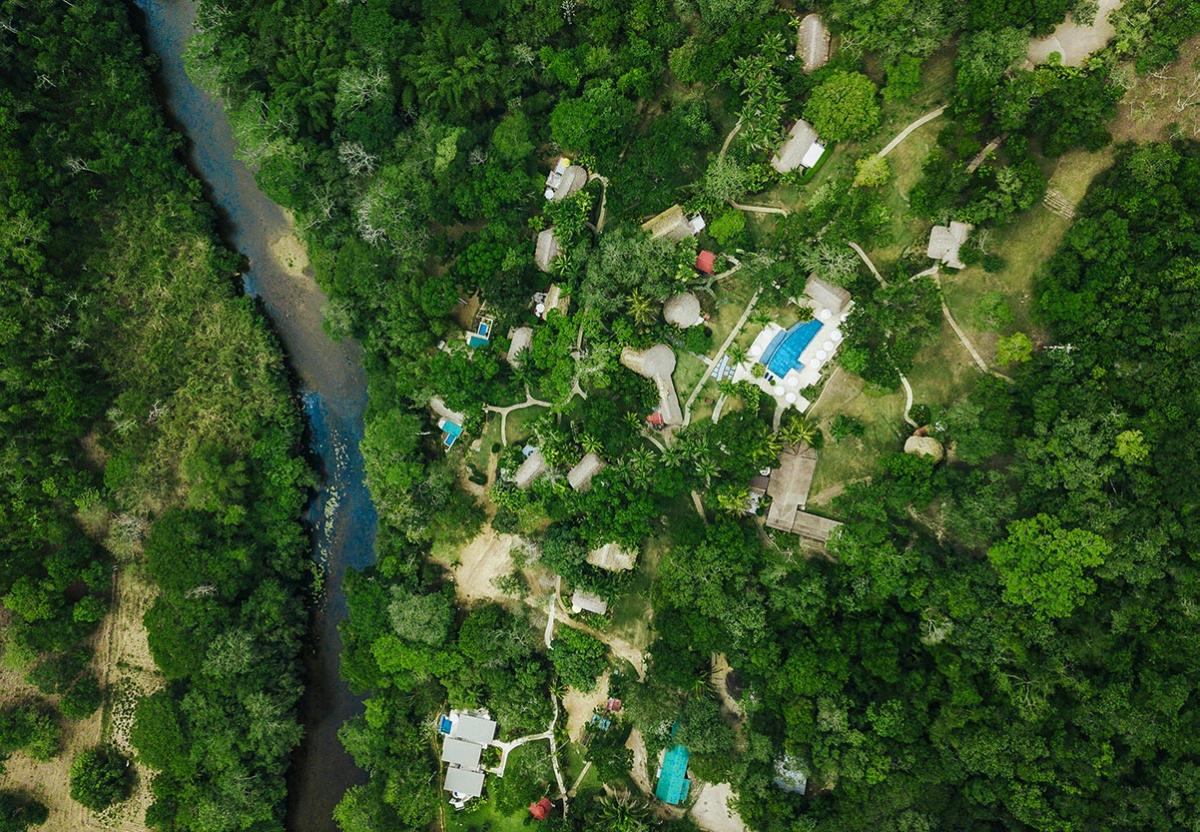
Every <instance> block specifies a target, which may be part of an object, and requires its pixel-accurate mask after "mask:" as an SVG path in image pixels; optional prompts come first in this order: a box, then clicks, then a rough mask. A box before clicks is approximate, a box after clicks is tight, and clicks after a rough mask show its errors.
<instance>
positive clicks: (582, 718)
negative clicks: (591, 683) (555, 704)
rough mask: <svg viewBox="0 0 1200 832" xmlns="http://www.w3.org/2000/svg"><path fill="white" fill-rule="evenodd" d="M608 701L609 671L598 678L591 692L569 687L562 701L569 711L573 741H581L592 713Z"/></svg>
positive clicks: (570, 731) (569, 734) (570, 732)
mask: <svg viewBox="0 0 1200 832" xmlns="http://www.w3.org/2000/svg"><path fill="white" fill-rule="evenodd" d="M607 701H608V673H607V672H605V674H604V675H603V676H601V677H600V678H599V679H598V680H597V683H596V688H595V690H593V691H591V692H590V693H584V692H582V691H578V690H575V688H567V693H566V695H565V696H563V699H562V703H563V708H565V709H566V711H567V736H569V737H570V738H571V742H579V741H580V740H581V739H583V729H584V728H585V727H586V726H587V724H588V722H589V721H590V720H591V718H592V714H593V713H595V711H596V708H599V707H601V706H603V705H604V703H605V702H607Z"/></svg>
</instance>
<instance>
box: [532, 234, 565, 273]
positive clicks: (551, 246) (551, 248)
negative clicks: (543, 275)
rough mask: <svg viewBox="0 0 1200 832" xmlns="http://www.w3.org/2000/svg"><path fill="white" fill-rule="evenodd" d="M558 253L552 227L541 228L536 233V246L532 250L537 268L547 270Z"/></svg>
mask: <svg viewBox="0 0 1200 832" xmlns="http://www.w3.org/2000/svg"><path fill="white" fill-rule="evenodd" d="M559 253H560V252H559V248H558V237H556V236H555V234H554V228H553V227H550V228H546V229H543V230H542V231H541V232H540V233H539V234H538V235H537V247H536V249H535V250H534V254H533V261H534V262H535V263H536V264H537V267H538V268H539V269H541V270H542V271H544V272H548V271H550V268H551V265H552V264H553V263H554V258H556V257H558V255H559Z"/></svg>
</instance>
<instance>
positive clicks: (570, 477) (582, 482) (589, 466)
mask: <svg viewBox="0 0 1200 832" xmlns="http://www.w3.org/2000/svg"><path fill="white" fill-rule="evenodd" d="M603 469H604V460H602V459H601V458H600V457H599V456H597V455H596V454H593V453H586V454H584V455H583V459H581V460H579V462H577V463H576V464H575V467H574V468H572V469H571V470H570V471H568V472H567V482H569V483H570V484H571V487H572V488H574V489H575V490H576V491H587V490H588V489H589V488H591V487H592V477H594V476H596V474H598V473H600V471H602V470H603Z"/></svg>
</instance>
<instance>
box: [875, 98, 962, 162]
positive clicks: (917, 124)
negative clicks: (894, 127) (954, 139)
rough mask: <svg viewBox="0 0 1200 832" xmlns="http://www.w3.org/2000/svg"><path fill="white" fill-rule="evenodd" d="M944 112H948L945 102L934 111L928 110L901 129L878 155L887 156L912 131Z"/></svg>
mask: <svg viewBox="0 0 1200 832" xmlns="http://www.w3.org/2000/svg"><path fill="white" fill-rule="evenodd" d="M944 112H946V105H945V104H943V105H942V106H941V107H938V108H937V109H936V110H933V111H931V112H928V113H926V114H925V115H923V116H921V117H920V118H919V119H917V120H916V121H914V122H913V123H912V124H910V125H908V126H907V127H905V128H904V129H903V130H901V131H900V132H899V133H897V134H896V136H895V138H893V139H892V140H891V141H890V142H888V143H887V144H886V145H884V147H883V150H881V151H879V154H878V155H880V156H887V155H888V154H889V153H891V152H892V151H893V150H895V149H896V148H897V147H898V146H899V144H900V142H902V141H904V140H905V139H907V138H908V136H909V134H910V133H912V132H913V131H914V130H916V129H917V128H918V127H921V126H922V125H924V124H927V123H928V122H931V121H933V120H934V119H935V118H937V117H938V116H940V115H941V114H942V113H944Z"/></svg>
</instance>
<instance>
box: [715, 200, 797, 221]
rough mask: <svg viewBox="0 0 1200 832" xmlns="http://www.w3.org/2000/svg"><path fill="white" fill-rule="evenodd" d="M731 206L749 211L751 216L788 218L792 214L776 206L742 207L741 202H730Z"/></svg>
mask: <svg viewBox="0 0 1200 832" xmlns="http://www.w3.org/2000/svg"><path fill="white" fill-rule="evenodd" d="M729 204H730V205H731V206H732V207H734V208H737V209H738V210H739V211H748V212H749V213H751V214H779V215H781V216H784V217H786V216H787V215H788V214H790V213H792V212H791V211H789V210H788V209H787V208H780V207H778V206H776V205H742V204H741V203H740V202H734V201H733V200H732V199H731V200H729Z"/></svg>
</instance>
